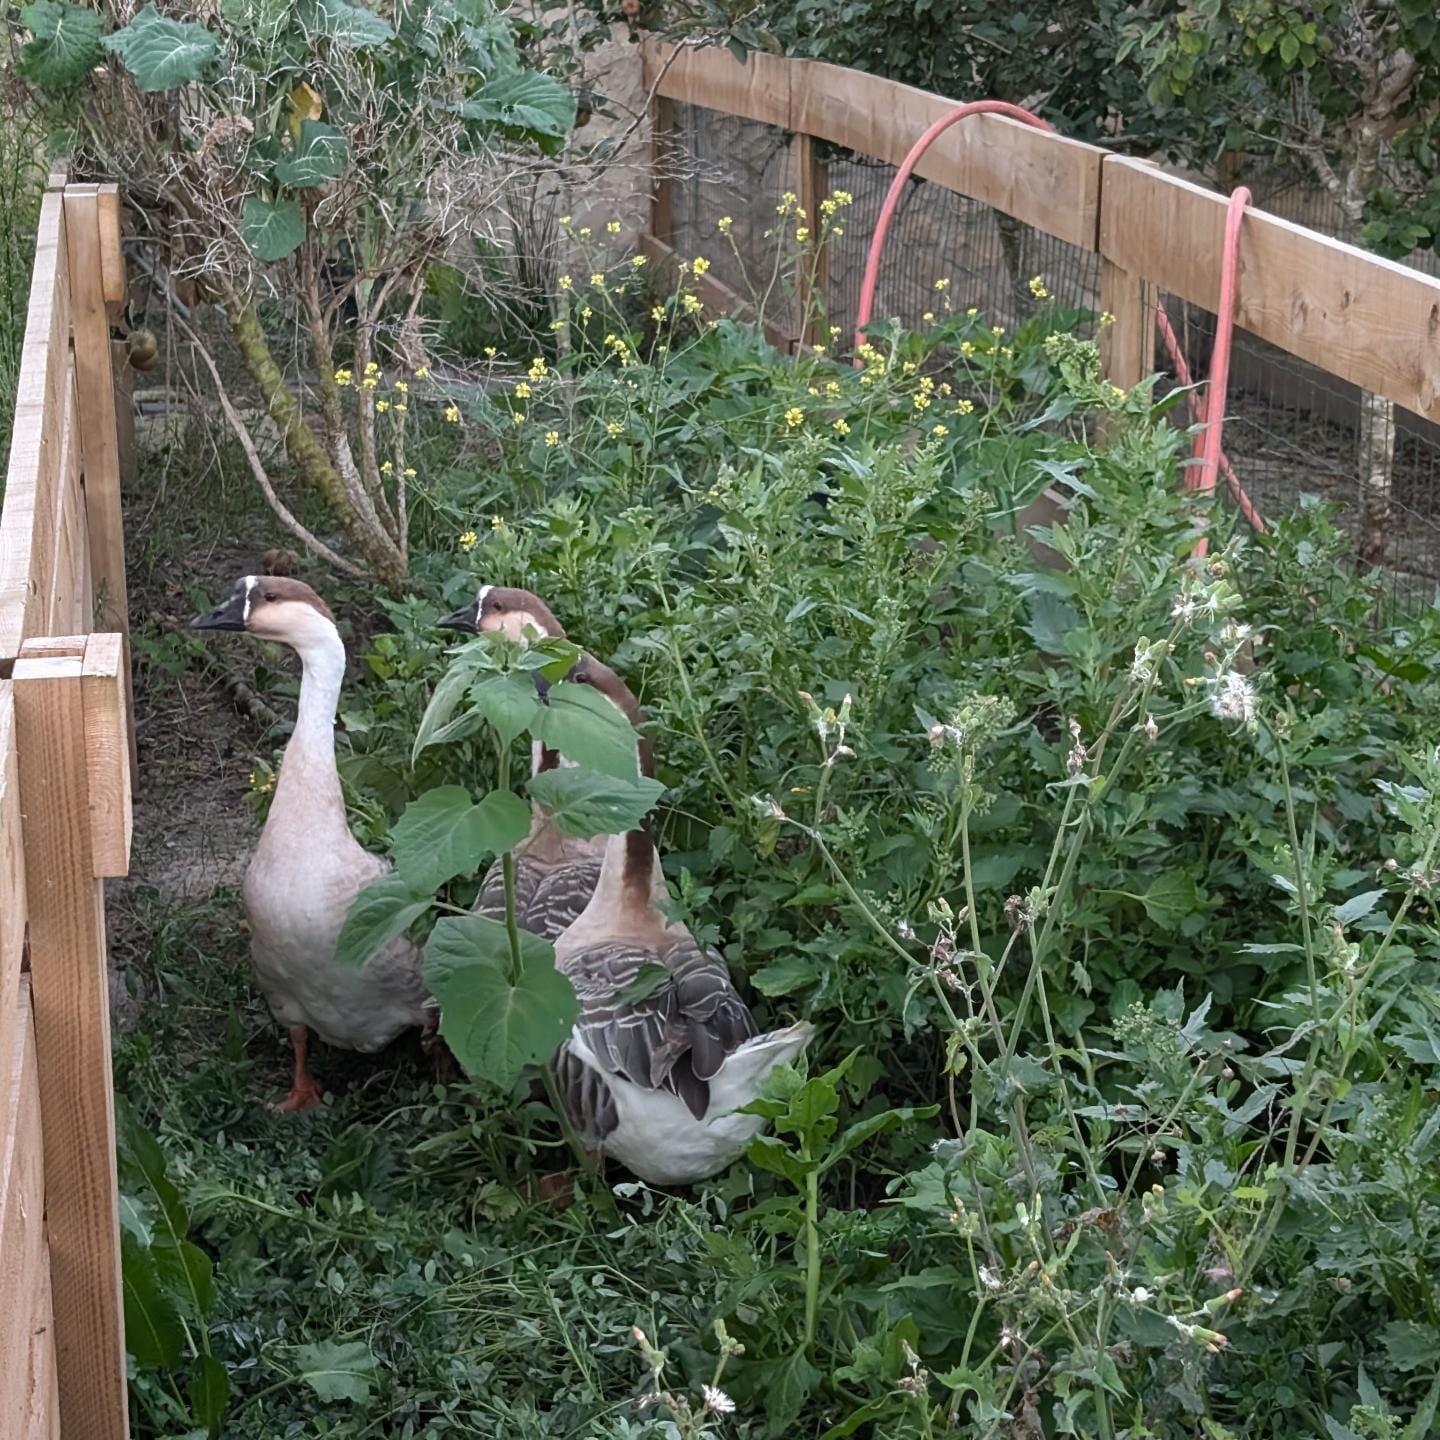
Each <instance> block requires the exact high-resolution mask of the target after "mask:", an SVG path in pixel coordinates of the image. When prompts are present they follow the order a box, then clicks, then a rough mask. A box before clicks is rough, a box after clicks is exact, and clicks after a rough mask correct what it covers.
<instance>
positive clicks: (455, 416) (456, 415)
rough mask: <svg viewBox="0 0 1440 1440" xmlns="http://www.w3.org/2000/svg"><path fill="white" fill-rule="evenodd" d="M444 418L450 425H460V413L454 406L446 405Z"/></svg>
mask: <svg viewBox="0 0 1440 1440" xmlns="http://www.w3.org/2000/svg"><path fill="white" fill-rule="evenodd" d="M445 418H446V419H447V420H448V421H449V422H450V423H451V424H452V425H458V424H459V423H460V411H459V409H458V408H457V407H456V406H454V405H447V406H446V407H445Z"/></svg>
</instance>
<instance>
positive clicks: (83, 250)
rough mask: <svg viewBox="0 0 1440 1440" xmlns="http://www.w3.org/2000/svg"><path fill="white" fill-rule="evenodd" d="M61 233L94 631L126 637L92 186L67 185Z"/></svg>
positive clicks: (110, 381)
mask: <svg viewBox="0 0 1440 1440" xmlns="http://www.w3.org/2000/svg"><path fill="white" fill-rule="evenodd" d="M65 233H66V243H67V246H68V250H69V257H70V297H71V306H72V312H71V326H72V330H73V333H74V337H75V386H76V391H77V393H78V395H79V400H80V443H81V454H82V457H83V463H84V467H85V516H86V525H87V528H88V530H89V536H90V578H91V583H92V585H93V587H94V591H95V601H96V615H95V620H94V628H95V629H97V630H119V631H122V632H124V633H126V634H128V633H129V630H130V608H129V604H128V601H127V598H126V590H125V532H124V526H123V520H122V516H121V510H120V447H119V441H118V438H117V433H116V426H115V377H114V375H113V374H112V373H111V370H110V318H109V316H108V314H107V313H106V310H105V288H104V267H105V261H104V246H103V244H102V239H101V225H100V195H99V187H98V186H94V185H69V186H67V187H66V189H65ZM86 628H87V629H88V628H90V627H89V626H87V627H86Z"/></svg>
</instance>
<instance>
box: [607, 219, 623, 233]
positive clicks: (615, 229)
mask: <svg viewBox="0 0 1440 1440" xmlns="http://www.w3.org/2000/svg"><path fill="white" fill-rule="evenodd" d="M605 230H606V233H607V234H610V235H618V234H619V233H620V222H619V221H618V220H609V221H607V222H606V224H605Z"/></svg>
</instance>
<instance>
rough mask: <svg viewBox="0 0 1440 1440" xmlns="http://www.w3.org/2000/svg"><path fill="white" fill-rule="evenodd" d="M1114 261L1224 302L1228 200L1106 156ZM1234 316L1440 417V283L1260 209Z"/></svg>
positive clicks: (1345, 375) (1212, 303)
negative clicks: (1222, 280) (1222, 283)
mask: <svg viewBox="0 0 1440 1440" xmlns="http://www.w3.org/2000/svg"><path fill="white" fill-rule="evenodd" d="M1104 177H1105V205H1104V209H1103V211H1102V223H1101V235H1100V246H1101V251H1102V253H1103V254H1104V255H1105V256H1106V258H1107V259H1109V260H1112V261H1113V262H1114V263H1115V264H1116V265H1118V266H1120V267H1121V268H1122V269H1124V270H1128V271H1130V272H1132V273H1133V274H1136V275H1142V276H1144V277H1145V279H1146V280H1148V281H1149V282H1150V283H1151V284H1153V285H1154V286H1156V287H1157V288H1158V289H1160V290H1164V291H1168V292H1169V293H1170V294H1172V295H1178V296H1179V297H1180V298H1182V299H1184V300H1188V301H1189V302H1190V303H1191V304H1193V305H1200V306H1202V307H1204V308H1205V309H1207V310H1211V311H1214V310H1216V309H1218V307H1219V304H1220V269H1221V259H1222V255H1221V252H1222V244H1223V239H1224V227H1225V207H1226V201H1225V197H1224V196H1222V195H1216V194H1213V193H1212V192H1210V191H1208V190H1204V189H1201V187H1200V186H1198V185H1192V184H1191V183H1190V182H1189V181H1186V180H1179V179H1177V178H1175V177H1174V176H1173V175H1164V174H1162V173H1160V172H1159V171H1157V170H1155V169H1153V168H1152V167H1150V166H1148V165H1143V164H1137V163H1136V162H1134V161H1130V160H1124V159H1120V158H1118V157H1111V158H1109V159H1107V160H1106V161H1105V165H1104ZM1235 320H1236V324H1237V325H1239V326H1240V327H1241V328H1242V329H1245V330H1248V331H1249V332H1250V333H1251V334H1253V335H1258V336H1260V338H1261V339H1262V340H1268V341H1269V342H1270V343H1271V344H1272V345H1278V346H1279V347H1280V348H1281V349H1282V350H1285V351H1288V352H1289V353H1290V354H1291V355H1295V356H1298V357H1299V358H1300V359H1302V360H1307V361H1309V362H1310V363H1311V364H1312V365H1317V366H1319V367H1320V368H1321V369H1322V370H1326V371H1328V372H1329V373H1330V374H1332V375H1338V376H1340V378H1341V379H1343V380H1348V381H1350V382H1351V383H1352V384H1354V385H1359V386H1360V387H1361V388H1363V389H1365V390H1370V391H1372V392H1374V393H1375V394H1378V395H1384V396H1386V397H1387V398H1388V399H1390V400H1393V401H1394V402H1395V403H1396V404H1397V405H1400V406H1403V407H1404V408H1405V409H1407V410H1411V411H1413V412H1414V413H1415V414H1417V415H1422V416H1424V417H1425V418H1426V419H1428V420H1434V421H1440V280H1436V279H1433V278H1432V277H1430V276H1428V275H1425V274H1422V273H1421V272H1420V271H1418V270H1411V269H1409V268H1408V267H1407V266H1404V265H1398V264H1396V263H1394V262H1393V261H1390V260H1382V259H1381V258H1380V257H1379V256H1378V255H1371V254H1368V253H1367V252H1366V251H1364V250H1359V249H1356V248H1355V247H1354V246H1353V245H1346V244H1343V243H1342V242H1341V241H1339V240H1330V239H1327V238H1326V237H1325V236H1323V235H1317V234H1316V233H1315V232H1314V231H1311V230H1306V229H1304V228H1303V227H1302V226H1299V225H1292V224H1291V223H1290V222H1289V221H1287V220H1280V219H1278V218H1277V217H1275V216H1273V215H1266V214H1265V213H1264V212H1262V211H1258V210H1251V211H1249V212H1247V214H1246V216H1245V219H1244V222H1243V224H1242V225H1241V229H1240V286H1239V299H1238V304H1237V307H1236V312H1235Z"/></svg>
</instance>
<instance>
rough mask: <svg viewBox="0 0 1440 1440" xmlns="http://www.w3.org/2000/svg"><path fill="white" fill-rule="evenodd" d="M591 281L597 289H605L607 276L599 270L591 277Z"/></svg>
mask: <svg viewBox="0 0 1440 1440" xmlns="http://www.w3.org/2000/svg"><path fill="white" fill-rule="evenodd" d="M590 283H591V284H592V285H593V286H594V287H595V288H596V289H597V290H603V289H604V288H605V277H604V276H603V275H602V274H601V273H600V272H599V271H598V270H597V271H596V272H595V273H594V274H593V275H592V276H591V277H590Z"/></svg>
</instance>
